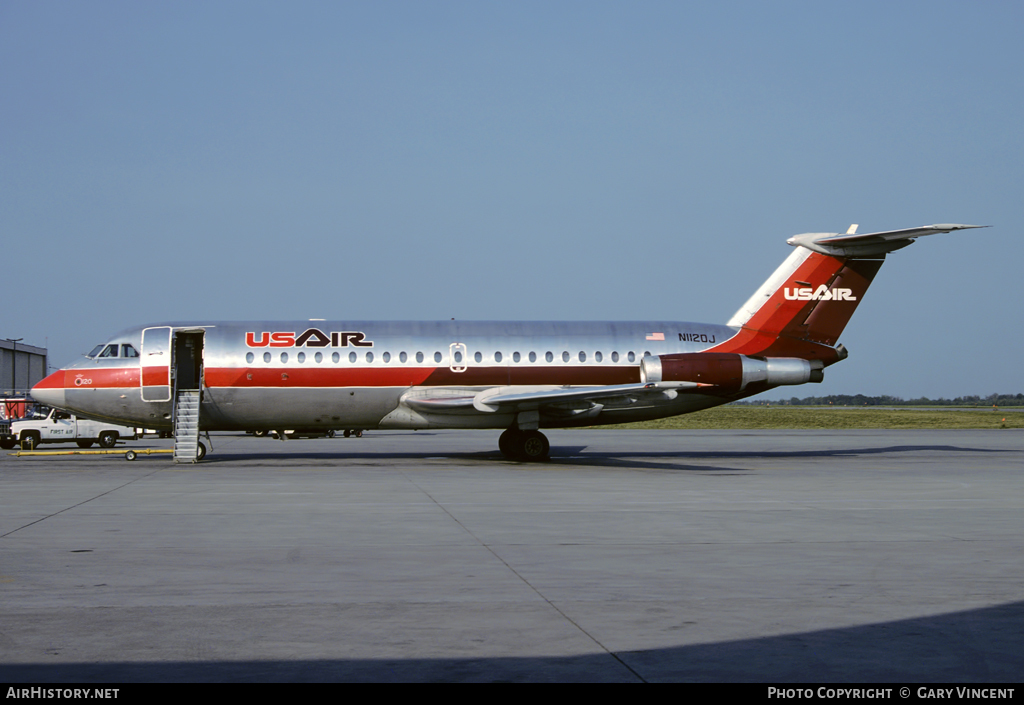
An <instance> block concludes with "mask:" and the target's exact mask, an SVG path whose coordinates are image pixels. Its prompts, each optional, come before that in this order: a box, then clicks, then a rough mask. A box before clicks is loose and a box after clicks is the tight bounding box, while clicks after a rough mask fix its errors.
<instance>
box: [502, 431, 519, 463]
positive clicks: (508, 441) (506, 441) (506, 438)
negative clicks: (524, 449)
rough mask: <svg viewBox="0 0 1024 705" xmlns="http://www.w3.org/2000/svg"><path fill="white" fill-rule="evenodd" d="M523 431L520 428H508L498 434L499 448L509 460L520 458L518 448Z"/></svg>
mask: <svg viewBox="0 0 1024 705" xmlns="http://www.w3.org/2000/svg"><path fill="white" fill-rule="evenodd" d="M522 435H523V433H522V431H520V430H519V429H518V428H507V429H505V430H504V431H502V432H501V435H500V436H498V450H500V451H501V454H502V455H504V456H505V457H506V458H508V459H509V460H519V454H518V453H517V452H516V449H517V448H518V447H519V445H520V438H519V437H520V436H522Z"/></svg>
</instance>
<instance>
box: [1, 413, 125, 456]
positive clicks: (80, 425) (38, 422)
mask: <svg viewBox="0 0 1024 705" xmlns="http://www.w3.org/2000/svg"><path fill="white" fill-rule="evenodd" d="M11 435H12V436H13V437H14V441H15V442H16V443H21V449H22V450H34V449H35V448H36V447H38V446H39V445H40V444H42V443H70V442H72V441H74V442H75V443H77V444H78V447H79V448H88V447H89V446H91V445H92V444H93V443H96V444H98V445H99V446H100V447H101V448H113V447H114V444H116V443H117V441H118V439H124V438H130V439H132V440H134V439H135V438H136V431H135V429H134V428H132V427H130V426H119V425H117V424H113V423H109V422H107V421H93V420H91V419H84V418H79V417H77V416H75V415H74V414H71V413H69V412H67V411H61V410H60V409H51V410H50V413H49V414H47V415H46V416H45V417H41V416H37V417H34V418H27V419H19V420H18V421H14V422H13V423H11ZM5 442H6V441H5ZM4 447H5V448H6V446H4ZM11 447H13V445H12V446H11Z"/></svg>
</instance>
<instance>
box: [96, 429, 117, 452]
mask: <svg viewBox="0 0 1024 705" xmlns="http://www.w3.org/2000/svg"><path fill="white" fill-rule="evenodd" d="M97 442H98V443H99V446H100V448H113V447H114V445H115V444H116V443H117V433H115V432H114V431H104V432H103V433H101V434H100V438H99V441H97Z"/></svg>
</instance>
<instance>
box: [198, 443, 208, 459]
mask: <svg viewBox="0 0 1024 705" xmlns="http://www.w3.org/2000/svg"><path fill="white" fill-rule="evenodd" d="M205 457H206V446H205V445H203V442H202V441H200V442H199V444H198V445H197V446H196V462H197V463H198V462H199V461H201V460H202V459H203V458H205Z"/></svg>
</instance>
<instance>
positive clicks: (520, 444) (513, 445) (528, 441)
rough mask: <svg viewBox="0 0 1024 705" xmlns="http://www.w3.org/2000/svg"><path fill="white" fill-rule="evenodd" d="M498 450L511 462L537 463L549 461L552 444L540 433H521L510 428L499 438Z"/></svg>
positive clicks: (516, 429)
mask: <svg viewBox="0 0 1024 705" xmlns="http://www.w3.org/2000/svg"><path fill="white" fill-rule="evenodd" d="M498 450H500V451H501V454H502V455H504V456H505V457H506V458H508V459H509V460H525V461H526V462H536V461H539V460H547V457H548V452H549V451H550V450H551V444H550V443H548V439H547V436H545V435H544V434H543V433H541V432H540V431H520V430H519V429H518V428H510V429H507V430H506V431H504V432H503V433H502V434H501V436H500V437H499V438H498Z"/></svg>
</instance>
